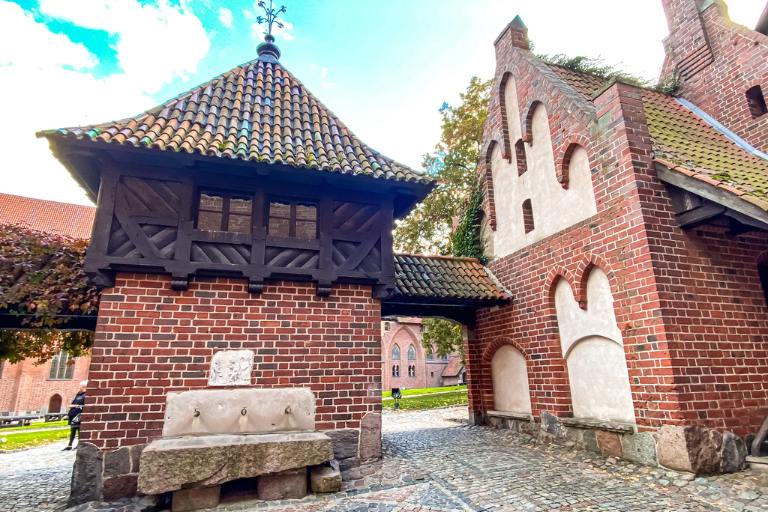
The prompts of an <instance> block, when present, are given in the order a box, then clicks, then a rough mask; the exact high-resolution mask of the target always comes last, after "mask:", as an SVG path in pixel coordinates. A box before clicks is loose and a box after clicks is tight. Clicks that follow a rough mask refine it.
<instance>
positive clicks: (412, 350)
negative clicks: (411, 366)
mask: <svg viewBox="0 0 768 512" xmlns="http://www.w3.org/2000/svg"><path fill="white" fill-rule="evenodd" d="M408 360H409V361H415V360H416V349H415V348H413V345H410V346H409V347H408Z"/></svg>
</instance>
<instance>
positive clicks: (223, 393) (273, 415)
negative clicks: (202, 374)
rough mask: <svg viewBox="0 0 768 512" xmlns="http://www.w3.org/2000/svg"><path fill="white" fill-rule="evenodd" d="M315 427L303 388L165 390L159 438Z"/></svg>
mask: <svg viewBox="0 0 768 512" xmlns="http://www.w3.org/2000/svg"><path fill="white" fill-rule="evenodd" d="M314 429H315V395H314V394H313V393H312V391H310V390H309V389H307V388H263V389H261V388H260V389H198V390H194V391H184V392H181V393H173V392H172V393H168V396H167V398H166V406H165V423H164V425H163V437H173V436H184V435H203V434H233V433H237V434H241V433H242V434H245V433H247V434H257V433H265V432H293V431H302V430H305V431H311V430H314Z"/></svg>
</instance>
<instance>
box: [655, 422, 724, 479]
mask: <svg viewBox="0 0 768 512" xmlns="http://www.w3.org/2000/svg"><path fill="white" fill-rule="evenodd" d="M722 447H723V435H722V434H721V433H720V432H718V431H717V430H713V429H709V428H705V427H698V426H688V427H678V426H671V425H665V426H663V427H661V428H660V429H659V430H658V432H657V433H656V450H657V455H658V460H659V464H661V465H662V466H664V467H667V468H670V469H676V470H678V471H690V472H691V473H695V474H697V475H712V474H715V473H718V472H719V471H720V465H721V459H722Z"/></svg>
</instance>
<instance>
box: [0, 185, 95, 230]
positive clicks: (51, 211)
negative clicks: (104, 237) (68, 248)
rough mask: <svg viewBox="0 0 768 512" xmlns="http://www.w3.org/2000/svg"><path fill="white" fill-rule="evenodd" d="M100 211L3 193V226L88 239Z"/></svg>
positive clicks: (0, 196) (0, 215) (0, 218)
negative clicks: (96, 214) (18, 226)
mask: <svg viewBox="0 0 768 512" xmlns="http://www.w3.org/2000/svg"><path fill="white" fill-rule="evenodd" d="M95 213H96V208H94V207H93V206H81V205H78V204H70V203H59V202H57V201H46V200H44V199H33V198H31V197H23V196H14V195H11V194H2V193H0V224H19V225H22V226H25V227H28V228H31V229H34V230H37V231H42V232H45V233H52V234H56V235H64V236H68V237H72V238H81V239H88V238H90V237H91V227H92V226H93V217H94V215H95Z"/></svg>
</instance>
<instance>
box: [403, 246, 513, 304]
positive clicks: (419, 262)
mask: <svg viewBox="0 0 768 512" xmlns="http://www.w3.org/2000/svg"><path fill="white" fill-rule="evenodd" d="M395 278H396V282H397V290H396V295H398V296H401V297H411V298H436V299H465V300H479V301H486V300H487V301H495V300H498V301H503V300H507V299H508V298H509V297H508V296H507V295H506V294H505V292H504V291H503V290H502V289H501V288H500V287H499V286H498V285H497V284H496V283H495V282H494V280H493V279H492V278H491V275H490V273H489V271H488V270H486V269H485V267H483V265H482V264H481V263H480V262H479V261H478V260H476V259H474V258H452V257H448V256H421V255H411V254H396V255H395Z"/></svg>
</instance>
